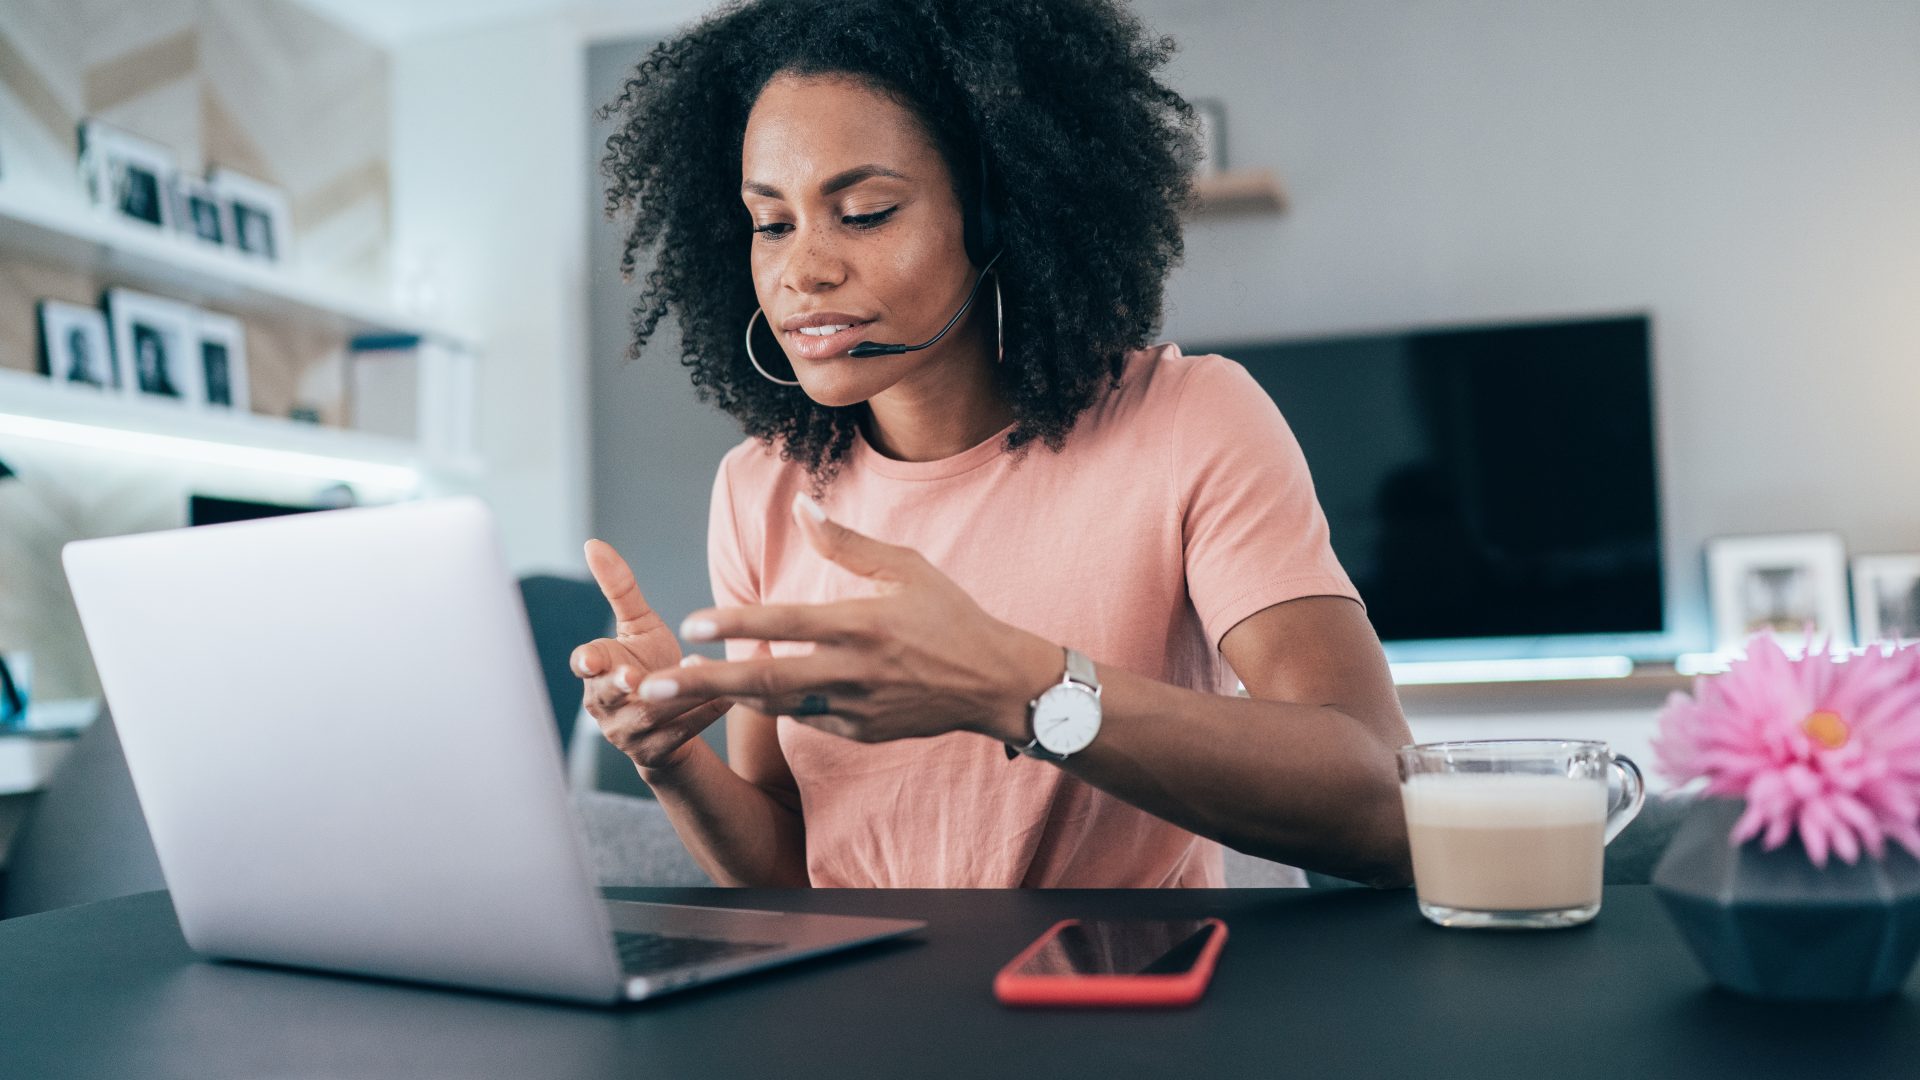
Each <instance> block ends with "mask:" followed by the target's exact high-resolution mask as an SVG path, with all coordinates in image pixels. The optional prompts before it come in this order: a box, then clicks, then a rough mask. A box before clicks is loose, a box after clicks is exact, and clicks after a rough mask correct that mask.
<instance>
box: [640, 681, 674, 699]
mask: <svg viewBox="0 0 1920 1080" xmlns="http://www.w3.org/2000/svg"><path fill="white" fill-rule="evenodd" d="M679 693H680V684H679V683H676V682H674V681H673V680H672V679H648V680H647V681H646V682H643V683H641V684H640V700H641V701H665V700H667V699H668V698H670V697H676V696H678V695H679Z"/></svg>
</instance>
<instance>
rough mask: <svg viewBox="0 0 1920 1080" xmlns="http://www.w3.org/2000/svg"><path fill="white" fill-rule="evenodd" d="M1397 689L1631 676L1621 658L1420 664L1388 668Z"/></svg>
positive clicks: (1630, 667) (1628, 665)
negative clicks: (1397, 686) (1440, 684)
mask: <svg viewBox="0 0 1920 1080" xmlns="http://www.w3.org/2000/svg"><path fill="white" fill-rule="evenodd" d="M1388 667H1389V668H1391V669H1392V671H1393V681H1394V682H1395V683H1397V684H1399V685H1401V686H1424V685H1431V684H1437V683H1478V682H1540V681H1546V680H1552V679H1624V678H1626V677H1627V676H1629V675H1631V674H1633V660H1632V659H1631V658H1629V657H1625V656H1547V657H1539V658H1535V659H1527V660H1420V661H1413V662H1409V663H1400V664H1389V665H1388Z"/></svg>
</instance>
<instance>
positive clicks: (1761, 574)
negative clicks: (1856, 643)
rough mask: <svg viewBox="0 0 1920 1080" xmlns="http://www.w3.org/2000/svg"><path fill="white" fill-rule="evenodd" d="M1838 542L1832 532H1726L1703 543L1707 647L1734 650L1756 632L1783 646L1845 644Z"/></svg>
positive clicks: (1847, 630) (1842, 558)
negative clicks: (1709, 618) (1709, 619)
mask: <svg viewBox="0 0 1920 1080" xmlns="http://www.w3.org/2000/svg"><path fill="white" fill-rule="evenodd" d="M1846 578H1847V558H1846V547H1845V545H1844V544H1843V543H1842V542H1841V540H1840V537H1839V535H1838V534H1836V533H1793V534H1783V535H1778V536H1729V537H1719V538H1717V539H1714V540H1709V541H1708V542H1707V585H1708V590H1709V595H1710V598H1711V601H1712V610H1713V644H1714V648H1715V649H1717V650H1720V651H1727V650H1733V649H1738V648H1740V647H1741V645H1742V644H1744V643H1745V642H1746V640H1747V639H1748V638H1749V637H1750V636H1751V635H1753V634H1756V633H1762V632H1766V633H1771V634H1772V635H1773V636H1774V637H1775V638H1776V639H1777V640H1779V642H1780V643H1781V644H1782V645H1783V646H1786V647H1789V648H1792V647H1797V646H1800V645H1802V644H1804V643H1805V642H1806V639H1807V634H1808V632H1809V631H1811V632H1812V634H1813V638H1814V641H1816V642H1819V641H1828V640H1830V641H1832V642H1834V643H1835V644H1837V645H1843V646H1844V645H1849V644H1851V642H1852V625H1851V620H1849V619H1848V618H1847V585H1846Z"/></svg>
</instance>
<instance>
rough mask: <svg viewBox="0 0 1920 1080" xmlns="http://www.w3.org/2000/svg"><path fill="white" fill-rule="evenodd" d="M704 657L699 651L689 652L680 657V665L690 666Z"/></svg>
mask: <svg viewBox="0 0 1920 1080" xmlns="http://www.w3.org/2000/svg"><path fill="white" fill-rule="evenodd" d="M704 659H705V657H703V656H701V655H700V654H699V653H689V654H687V655H686V656H683V657H681V658H680V666H681V667H692V666H693V665H695V664H698V663H700V662H701V661H702V660H704Z"/></svg>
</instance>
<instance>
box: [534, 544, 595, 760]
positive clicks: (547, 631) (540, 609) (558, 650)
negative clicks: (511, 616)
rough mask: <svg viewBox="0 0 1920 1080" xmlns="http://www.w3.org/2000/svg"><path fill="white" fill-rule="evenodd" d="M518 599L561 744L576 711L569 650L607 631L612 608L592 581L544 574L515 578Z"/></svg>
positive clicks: (563, 745)
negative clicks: (523, 608)
mask: <svg viewBox="0 0 1920 1080" xmlns="http://www.w3.org/2000/svg"><path fill="white" fill-rule="evenodd" d="M520 599H521V601H522V602H523V603H524V604H525V605H526V609H527V626H528V628H529V629H531V630H532V631H533V651H534V652H535V653H536V654H537V655H538V656H539V658H540V674H541V676H542V677H543V678H544V679H545V680H546V684H547V697H548V699H549V700H550V701H551V702H552V704H553V718H554V721H555V723H556V724H558V725H559V730H560V746H561V749H563V750H564V749H565V748H566V746H567V743H568V741H569V740H571V739H572V738H573V718H574V714H575V713H577V712H579V711H580V677H579V676H578V675H575V674H574V673H573V668H572V665H571V660H572V658H573V650H575V649H577V648H579V647H580V646H582V645H584V644H586V643H587V642H589V641H592V640H594V639H595V638H603V637H606V636H608V635H609V634H612V633H613V609H612V608H610V607H608V606H607V600H606V597H604V596H602V595H601V594H600V586H598V585H596V584H594V583H593V582H591V581H580V580H578V579H575V578H565V577H555V576H552V575H550V574H533V575H530V576H528V577H523V578H521V579H520Z"/></svg>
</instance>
